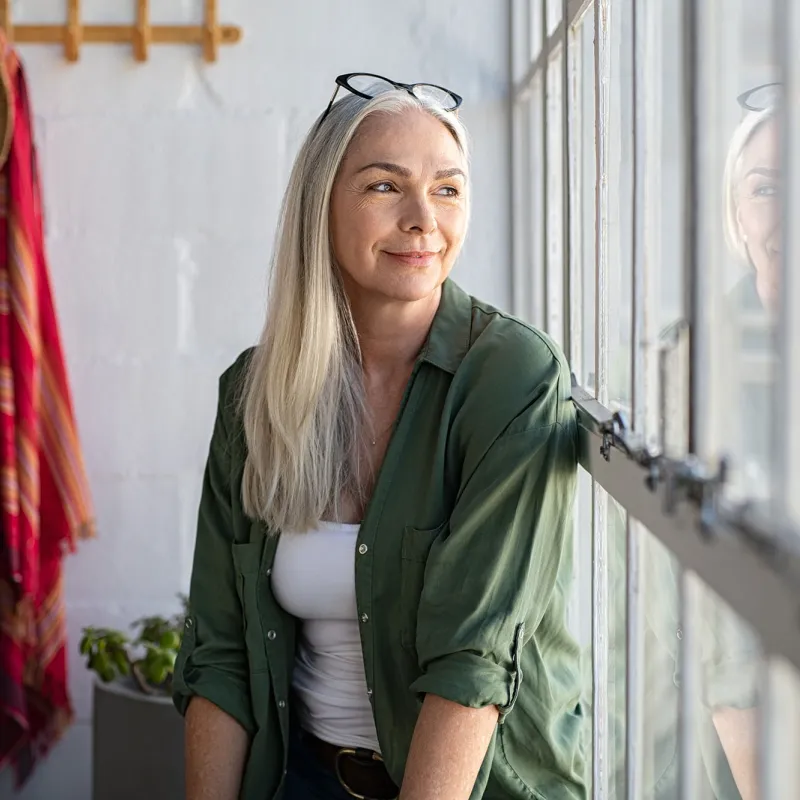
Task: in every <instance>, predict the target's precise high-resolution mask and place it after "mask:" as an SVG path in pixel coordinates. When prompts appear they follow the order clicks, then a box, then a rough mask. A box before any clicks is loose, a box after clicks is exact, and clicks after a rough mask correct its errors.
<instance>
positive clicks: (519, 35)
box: [511, 0, 532, 83]
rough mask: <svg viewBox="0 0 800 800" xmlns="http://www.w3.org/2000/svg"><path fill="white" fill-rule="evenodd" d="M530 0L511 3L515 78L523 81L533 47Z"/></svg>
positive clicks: (515, 0) (514, 0) (515, 80)
mask: <svg viewBox="0 0 800 800" xmlns="http://www.w3.org/2000/svg"><path fill="white" fill-rule="evenodd" d="M530 5H531V4H530V0H513V2H512V5H511V14H512V20H511V44H512V56H513V58H512V65H513V80H514V82H515V83H517V82H518V81H521V80H522V78H523V76H524V75H525V73H526V72H527V71H528V67H529V65H530V54H531V49H532V42H531V38H530V36H531V25H530V14H531V8H530Z"/></svg>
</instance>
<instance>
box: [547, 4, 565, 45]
mask: <svg viewBox="0 0 800 800" xmlns="http://www.w3.org/2000/svg"><path fill="white" fill-rule="evenodd" d="M561 2H562V0H547V34H548V36H549V35H550V34H551V33H554V32H555V29H556V28H557V27H558V23H559V22H561V11H562V7H561Z"/></svg>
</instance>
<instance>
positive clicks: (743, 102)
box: [736, 81, 783, 111]
mask: <svg viewBox="0 0 800 800" xmlns="http://www.w3.org/2000/svg"><path fill="white" fill-rule="evenodd" d="M772 86H783V84H782V83H781V82H780V81H774V82H773V83H762V84H761V85H760V86H754V87H753V88H752V89H748V90H747V91H746V92H742V93H741V94H740V95H739V96H738V97H737V98H736V102H737V103H738V104H739V105H740V106H741V107H742V108H743V109H744V110H745V111H766V110H767V109H768V108H769V106H753V105H750V104H749V103H748V100H749V99H750V98H751V97H752V96H753V95H754V94H755V93H756V92H760V91H762V90H763V89H769V88H770V87H772Z"/></svg>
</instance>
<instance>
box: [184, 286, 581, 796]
mask: <svg viewBox="0 0 800 800" xmlns="http://www.w3.org/2000/svg"><path fill="white" fill-rule="evenodd" d="M247 357H248V354H247V353H245V354H244V355H243V356H241V357H240V358H239V360H238V361H237V362H236V364H234V366H233V367H231V369H229V370H228V371H227V372H226V373H225V374H224V375H223V377H222V379H221V381H220V404H219V410H218V415H217V419H216V424H215V428H214V434H213V437H212V441H211V449H210V455H209V459H208V464H207V468H206V474H205V479H204V484H203V494H202V499H201V503H200V512H199V524H198V532H197V541H196V546H195V556H194V567H193V574H192V582H191V590H190V602H189V616H188V618H187V621H186V628H185V634H184V637H183V644H182V647H181V651H180V654H179V657H178V660H177V662H176V665H175V676H174V698H175V703H176V705H177V707H178V708H179V710H180V711H181V712H185V710H186V707H187V705H188V702H189V699H190V698H191V697H192V696H193V695H199V696H202V697H206V698H207V699H208V700H210V701H211V702H213V703H214V704H216V705H217V706H219V707H220V708H221V709H223V710H224V711H226V712H227V713H228V714H230V715H231V716H232V717H233V718H234V719H236V720H237V721H238V722H239V723H241V725H242V726H243V727H244V728H245V729H246V730H247V731H248V733H249V734H250V736H251V749H250V754H249V758H248V760H247V765H246V769H245V774H244V778H243V785H242V791H241V797H242V798H244V800H265V799H266V798H276V800H277V799H278V798H280V797H281V794H282V787H283V780H284V775H285V768H286V758H287V743H288V734H289V711H290V709H289V700H290V687H291V680H292V667H293V664H294V658H295V642H296V640H297V633H298V620H297V619H296V618H294V617H293V616H291V615H290V614H288V613H287V612H286V611H284V610H283V609H282V608H281V606H280V605H279V604H278V603H277V601H276V599H275V596H274V595H273V593H272V589H271V585H270V583H271V581H270V574H271V570H272V564H273V559H274V556H275V550H276V547H277V542H278V536H274V535H270V531H268V530H267V529H266V526H265V525H264V524H263V523H261V522H259V521H256V520H253V519H249V518H248V517H246V516H245V514H244V512H243V510H242V505H241V500H240V494H241V492H240V489H241V479H242V471H243V465H244V460H245V444H244V437H243V431H242V427H241V422H240V420H239V419H238V418H237V415H236V411H235V394H236V390H237V387H238V385H239V383H240V376H241V374H242V371H243V368H244V365H245V363H246V359H247ZM576 437H577V425H576V418H575V413H574V410H573V406H572V403H571V402H570V374H569V370H568V368H567V366H566V363H565V361H564V358H563V356H562V355H561V353H560V352H559V350H558V348H557V347H556V346H555V345H554V344H553V343H552V342H551V341H550V340H549V339H548V338H547V337H546V336H544V335H543V334H542V333H540V332H538V331H536V330H534V329H532V328H530V327H528V326H527V325H525V324H523V323H522V322H520V321H518V320H516V319H514V318H512V317H510V316H507V315H506V314H503V313H502V312H500V311H498V310H496V309H494V308H492V307H490V306H488V305H486V304H484V303H481V302H479V301H477V300H475V299H473V298H471V297H469V296H468V295H467V294H466V293H465V292H463V291H462V290H461V289H460V288H458V286H456V284H455V283H453V282H452V281H449V280H448V281H447V282H446V283H445V284H444V286H443V291H442V299H441V303H440V305H439V309H438V310H437V313H436V316H435V318H434V321H433V324H432V327H431V331H430V334H429V337H428V340H427V342H426V344H425V346H424V347H423V349H422V351H421V353H420V355H419V357H418V359H417V361H416V364H415V366H414V369H413V372H412V374H411V377H410V379H409V382H408V386H407V388H406V391H405V395H404V398H403V401H402V405H401V409H400V413H399V416H398V419H397V422H396V425H395V429H394V431H393V434H392V439H391V441H390V443H389V447H388V450H387V452H386V456H385V459H384V462H383V466H382V467H381V470H380V474H379V476H378V479H377V483H376V485H375V489H374V492H373V496H372V499H371V501H370V503H369V506H368V508H367V510H366V513H365V515H364V519H363V521H362V524H361V527H360V531H359V535H358V542H357V544H356V548H355V552H354V554H353V557H354V559H355V574H356V586H355V590H356V603H357V608H358V618H359V624H360V628H361V642H362V650H363V656H364V670H365V673H366V682H367V686H368V692H367V693H368V696H369V698H370V701H371V703H372V709H373V713H374V716H375V725H376V728H377V733H378V739H379V741H380V746H381V752H382V755H383V757H384V759H385V762H386V767H387V769H388V771H389V773H390V774H391V776H392V778H393V779H394V781H395V783H396V784H397V785H398V786H399V785H401V784H402V780H403V771H404V769H405V764H406V757H407V755H408V750H409V745H410V742H411V737H412V734H413V732H414V726H415V723H416V720H417V716H418V714H419V711H420V708H421V707H422V701H423V699H424V696H425V694H427V693H431V694H434V695H439V696H440V697H443V698H446V699H448V700H452V701H454V702H456V703H459V704H461V705H463V706H468V707H471V708H480V707H483V706H487V705H496V706H497V707H498V709H499V711H500V717H499V722H498V725H497V727H496V729H495V732H494V735H493V737H492V741H491V743H490V746H489V749H488V752H487V754H486V758H485V760H484V763H483V765H482V767H481V769H480V773H479V776H478V779H477V781H476V783H475V787H474V789H473V791H472V794H471V796H470V797H471V798H481V797H484V798H498V799H499V798H504V799H505V798H526V800H530V798H531V797H534V798H540V799H541V798H547V800H556V798H558V799H559V800H560V799H561V798H585V797H586V789H585V781H586V777H585V753H584V746H583V742H584V739H585V738H586V737H585V728H586V726H587V720H586V718H585V715H584V711H583V706H582V704H581V668H580V652H579V648H578V646H577V645H576V643H575V641H574V640H573V639H572V637H571V636H570V634H569V633H568V631H567V628H566V614H565V611H566V603H567V600H568V596H569V591H570V584H571V574H572V505H573V495H574V484H575V476H576V469H577V460H576ZM342 744H346V743H342Z"/></svg>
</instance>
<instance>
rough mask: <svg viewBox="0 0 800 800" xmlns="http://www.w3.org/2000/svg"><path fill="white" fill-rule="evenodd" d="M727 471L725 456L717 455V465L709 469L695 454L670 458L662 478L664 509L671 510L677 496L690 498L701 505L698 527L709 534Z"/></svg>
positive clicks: (726, 477) (680, 498)
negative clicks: (720, 457) (663, 480)
mask: <svg viewBox="0 0 800 800" xmlns="http://www.w3.org/2000/svg"><path fill="white" fill-rule="evenodd" d="M728 471H729V465H728V460H727V459H726V458H722V459H720V462H719V464H718V466H717V468H716V469H710V468H709V467H708V466H707V465H706V464H704V463H703V462H701V461H700V460H699V459H698V458H697V457H696V456H687V457H686V458H685V459H682V460H680V461H678V460H670V462H669V466H668V470H667V472H666V480H665V485H666V495H665V506H666V508H665V510H666V511H667V513H674V511H675V507H676V506H677V504H678V502H679V501H680V500H682V499H691V500H693V501H694V502H696V503H697V504H698V505H699V507H700V529H701V530H702V531H703V532H704V533H706V534H709V535H710V534H711V532H712V531H713V528H714V525H715V523H716V522H717V520H718V518H719V504H720V498H721V496H722V487H723V486H724V484H725V483H726V481H727V479H728Z"/></svg>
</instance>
